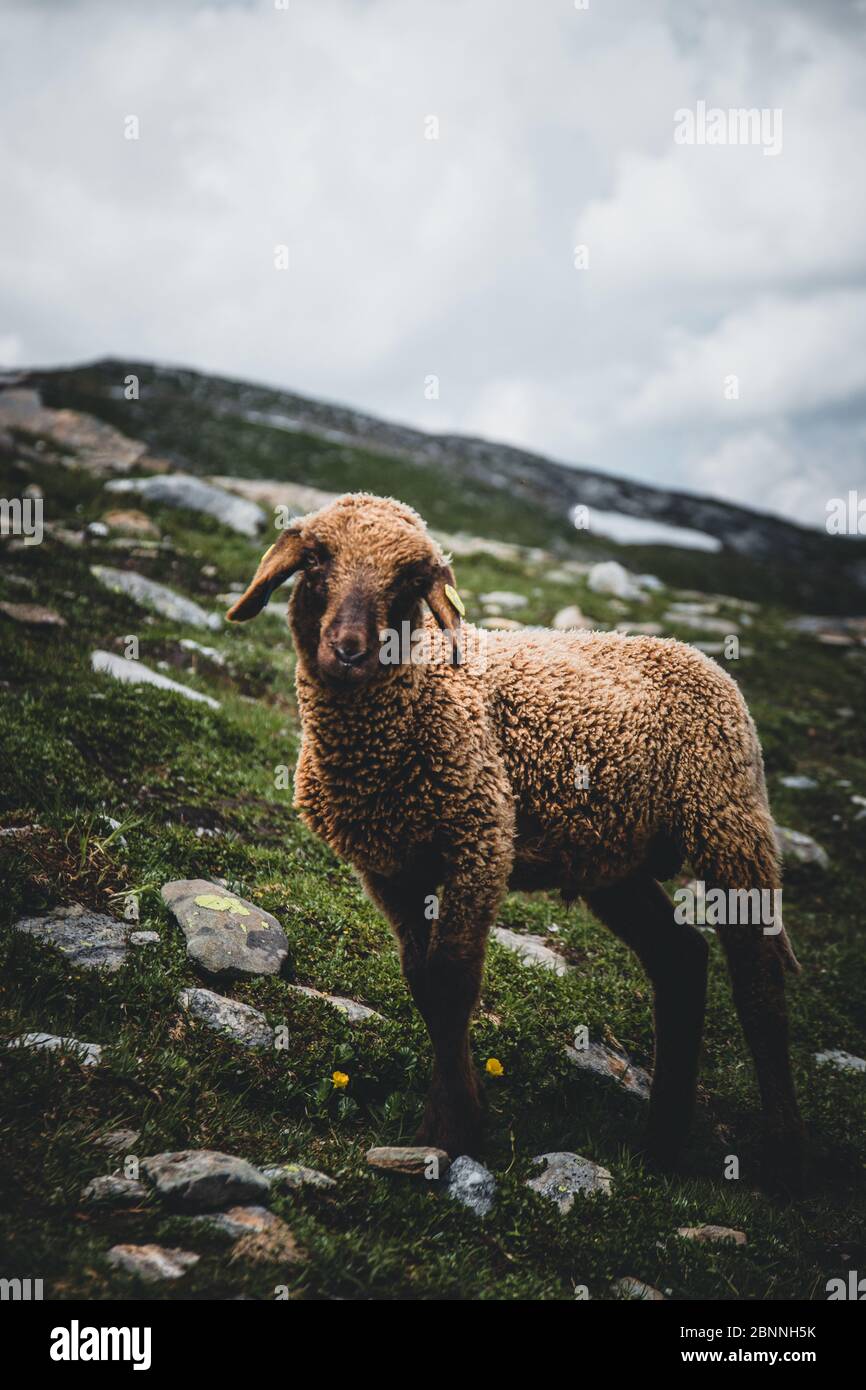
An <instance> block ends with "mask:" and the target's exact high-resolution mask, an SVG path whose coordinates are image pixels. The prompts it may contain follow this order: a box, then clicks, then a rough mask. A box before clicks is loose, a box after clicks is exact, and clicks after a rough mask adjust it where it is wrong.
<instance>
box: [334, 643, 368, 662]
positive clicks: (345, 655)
mask: <svg viewBox="0 0 866 1390" xmlns="http://www.w3.org/2000/svg"><path fill="white" fill-rule="evenodd" d="M334 654H335V655H336V657H337V659H338V660H339V661H342V663H343V665H344V666H359V665H360V664H361V662H362V661H363V660H364V659H365V657H366V656H367V651H366V648H364V647H362V648H361V650H360V651H359V650H358V649H357V648H356V647H349V646H339V647H335V648H334Z"/></svg>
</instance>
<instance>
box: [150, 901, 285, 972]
mask: <svg viewBox="0 0 866 1390" xmlns="http://www.w3.org/2000/svg"><path fill="white" fill-rule="evenodd" d="M162 899H163V902H164V903H165V904H166V906H167V907H168V908H169V910H170V911H171V913H172V914H173V916H174V918H175V920H176V921H177V923H178V925H179V927H180V929H181V931H182V932H183V934H184V936H185V937H186V949H187V955H188V956H189V957H190V959H191V960H193V961H195V963H196V965H198V966H199V968H200V969H201V970H203V971H204V972H205V973H206V974H208V975H213V976H217V977H220V976H224V977H226V978H229V979H230V978H236V977H238V976H245V975H273V974H276V973H277V972H278V971H279V970H280V968H281V966H282V964H283V961H284V960H285V959H286V956H287V954H288V949H289V947H288V942H287V941H286V935H285V932H284V931H283V929H282V927H281V926H280V924H279V922H278V921H277V919H276V917H272V916H271V914H270V913H269V912H263V911H262V909H261V908H259V907H256V906H255V904H254V903H251V902H247V901H246V900H245V899H243V898H239V897H237V895H236V894H234V893H229V892H227V891H226V889H225V888H220V887H219V886H218V885H217V884H214V883H209V882H208V881H207V879H203V878H194V879H178V880H176V881H175V882H173V883H166V884H165V885H164V886H163V889H162Z"/></svg>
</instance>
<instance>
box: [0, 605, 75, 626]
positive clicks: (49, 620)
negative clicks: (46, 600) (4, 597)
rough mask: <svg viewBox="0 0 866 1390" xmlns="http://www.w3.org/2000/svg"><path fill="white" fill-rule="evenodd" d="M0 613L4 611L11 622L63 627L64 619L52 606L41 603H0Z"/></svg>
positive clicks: (64, 624)
mask: <svg viewBox="0 0 866 1390" xmlns="http://www.w3.org/2000/svg"><path fill="white" fill-rule="evenodd" d="M0 613H5V615H6V617H7V618H11V619H12V621H13V623H24V624H25V626H27V627H65V626H66V619H65V618H61V616H60V614H59V613H58V612H57V611H56V610H55V609H54V608H43V606H42V604H41V603H6V602H3V603H0Z"/></svg>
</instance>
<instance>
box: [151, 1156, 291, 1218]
mask: <svg viewBox="0 0 866 1390" xmlns="http://www.w3.org/2000/svg"><path fill="white" fill-rule="evenodd" d="M141 1169H142V1172H143V1173H144V1176H145V1177H146V1178H147V1180H148V1182H149V1183H151V1184H152V1186H153V1187H154V1188H155V1189H156V1192H157V1194H158V1195H159V1196H160V1197H161V1198H162V1200H163V1201H164V1202H167V1203H169V1204H170V1205H172V1206H177V1207H184V1208H187V1209H190V1210H195V1211H208V1210H211V1209H214V1208H217V1207H225V1206H246V1205H248V1204H250V1203H253V1204H259V1203H263V1202H265V1201H267V1199H268V1196H269V1194H270V1188H271V1185H270V1183H269V1182H268V1180H267V1178H266V1177H265V1176H264V1174H263V1173H261V1172H259V1170H258V1168H254V1167H253V1165H252V1164H251V1163H247V1161H246V1159H244V1158H235V1157H234V1156H233V1155H232V1154H224V1153H218V1152H216V1151H215V1150H213V1149H183V1150H181V1151H180V1152H178V1153H161V1154H151V1155H150V1156H149V1157H148V1158H143V1159H142V1160H141Z"/></svg>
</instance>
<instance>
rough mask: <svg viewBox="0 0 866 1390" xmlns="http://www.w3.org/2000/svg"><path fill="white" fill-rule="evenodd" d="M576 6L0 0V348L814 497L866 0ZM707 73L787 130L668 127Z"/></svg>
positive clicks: (835, 468) (859, 199)
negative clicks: (267, 386) (224, 383)
mask: <svg viewBox="0 0 866 1390" xmlns="http://www.w3.org/2000/svg"><path fill="white" fill-rule="evenodd" d="M581 3H583V0H578V3H577V4H575V0H435V3H432V2H431V0H276V4H275V3H274V0H255V2H253V0H219V3H209V4H205V3H195V0H171V3H168V0H148V3H147V4H134V5H128V4H123V5H121V4H117V3H116V0H109V2H107V3H101V0H77V2H76V0H66V2H65V3H64V4H62V5H57V4H56V3H47V0H45V3H40V0H28V2H27V3H26V4H25V3H20V4H19V3H16V0H0V30H2V33H0V53H2V57H0V68H2V71H0V133H2V140H0V166H2V168H0V177H2V185H0V186H2V197H3V205H4V206H3V216H2V219H0V364H2V365H6V366H17V365H24V364H57V363H66V362H73V361H80V360H82V359H86V358H92V357H95V356H101V355H105V354H114V355H118V356H121V357H123V356H129V357H144V358H153V359H155V360H158V361H162V362H172V363H180V364H184V365H188V366H193V367H197V368H200V369H202V370H205V371H215V372H223V373H226V374H229V375H234V376H240V377H245V378H249V379H252V380H256V381H263V382H269V383H273V384H275V385H278V386H285V387H289V388H293V389H296V390H299V391H301V392H306V393H309V394H312V395H318V396H323V397H326V398H329V399H332V400H336V401H340V402H345V403H349V404H353V405H356V406H359V407H361V408H364V409H367V410H370V411H372V412H374V413H377V414H382V415H384V416H387V417H389V418H392V419H396V420H401V421H406V422H410V423H413V424H416V425H420V426H422V427H424V428H428V429H432V430H460V431H465V432H470V433H475V434H481V435H485V436H488V437H490V438H496V439H502V440H506V441H508V442H511V443H516V444H522V445H527V446H530V447H532V448H536V449H539V450H541V451H544V452H547V453H550V454H552V455H553V456H554V457H557V458H560V459H562V460H564V461H565V462H585V463H587V464H589V465H591V466H593V467H596V468H600V469H603V470H605V471H609V472H614V473H621V474H625V475H628V476H631V477H635V478H640V479H644V480H650V481H658V482H660V483H663V484H670V485H676V486H681V487H686V488H689V489H692V490H695V491H701V492H711V493H714V494H715V495H717V496H721V497H726V498H732V499H736V500H742V501H746V502H748V503H750V504H752V505H756V506H759V507H763V508H766V509H769V510H773V511H777V512H780V513H782V514H784V515H787V516H789V517H790V518H791V519H792V520H797V521H800V522H803V523H804V524H811V525H821V524H822V523H823V519H824V515H825V504H826V501H827V499H828V498H829V497H832V496H834V495H839V494H840V493H843V492H845V491H847V489H848V488H850V487H855V486H856V485H857V484H858V482H859V483H861V484H862V480H863V478H864V476H866V468H864V466H863V462H862V460H863V455H864V444H866V274H864V271H866V177H864V168H863V150H864V149H866V56H864V55H866V46H864V43H863V39H864V29H866V3H863V2H862V0H820V3H818V0H761V3H760V4H756V3H754V0H716V2H715V3H705V0H588V6H587V8H585V9H582V8H579V5H580V4H581ZM283 6H284V7H283ZM700 103H704V105H705V108H709V109H714V108H718V109H720V110H722V111H723V112H725V113H726V114H727V112H728V111H729V110H731V109H737V108H741V107H747V108H757V109H759V110H765V111H766V112H767V117H766V119H767V121H768V125H767V127H766V130H767V132H769V131H770V125H769V122H770V121H771V120H772V119H773V118H772V116H771V113H772V112H774V111H776V112H781V116H780V117H776V118H775V119H776V120H777V122H780V124H777V126H776V128H775V129H776V136H777V137H780V138H774V139H773V141H772V142H771V141H770V139H769V138H766V139H764V140H763V142H762V141H761V140H760V139H758V140H756V141H754V142H752V143H727V144H718V143H717V144H709V143H699V142H698V138H699V134H700V132H698V135H697V136H696V140H695V142H694V143H691V144H682V143H678V142H677V140H676V139H675V132H676V129H677V121H675V112H677V111H683V110H686V111H691V112H694V113H697V111H698V109H699V104H700ZM130 116H134V117H136V118H137V121H138V126H139V132H138V133H139V138H138V139H137V140H133V139H128V138H126V135H127V134H128V133H129V131H130V129H131V127H130V124H129V122H128V117H130ZM680 125H681V126H682V119H681V120H680ZM432 135H436V136H438V138H430V137H431V136H432ZM771 143H772V145H773V147H774V152H773V150H771V152H769V153H765V149H766V148H767V147H768V146H770V144H771ZM779 145H780V146H781V147H780V148H778V146H779ZM281 245H285V246H287V247H288V269H286V270H282V269H278V268H277V267H276V265H275V252H274V248H275V247H277V246H281ZM579 247H582V248H585V250H583V251H578V252H576V248H579ZM576 262H577V264H576ZM431 377H436V378H438V398H434V399H431V398H430V395H431V390H430V386H429V378H431ZM425 383H427V384H426V386H425Z"/></svg>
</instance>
